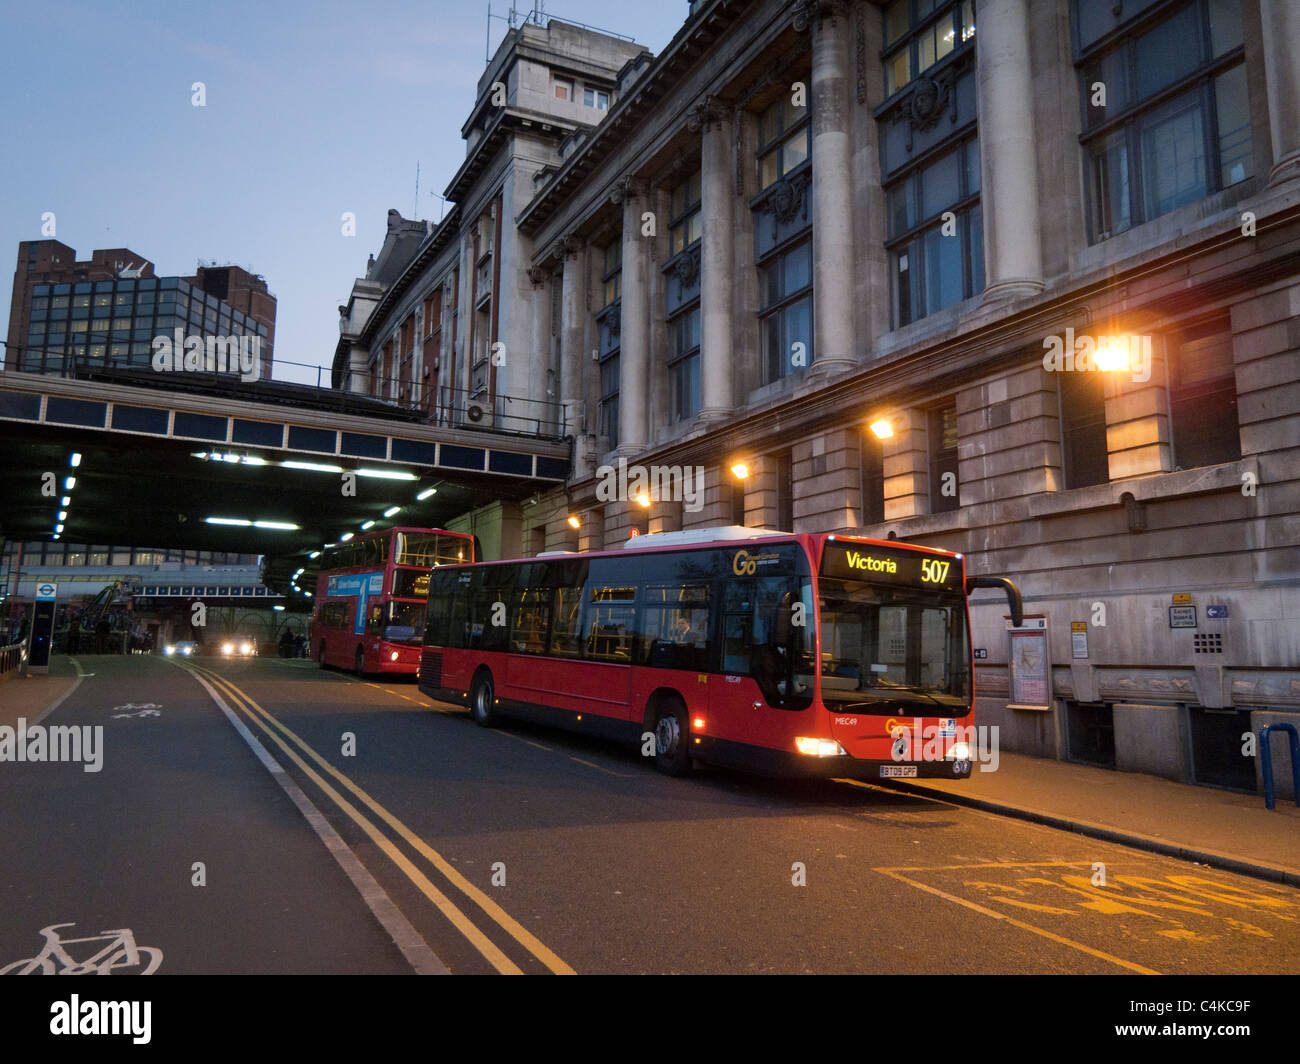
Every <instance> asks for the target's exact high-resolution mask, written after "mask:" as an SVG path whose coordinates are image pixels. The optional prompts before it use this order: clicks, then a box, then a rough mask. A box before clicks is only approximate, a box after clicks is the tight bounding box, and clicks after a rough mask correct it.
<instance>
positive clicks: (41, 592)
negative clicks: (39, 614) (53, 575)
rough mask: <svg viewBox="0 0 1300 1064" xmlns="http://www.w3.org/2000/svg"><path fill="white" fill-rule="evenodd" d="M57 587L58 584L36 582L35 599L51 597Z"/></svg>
mask: <svg viewBox="0 0 1300 1064" xmlns="http://www.w3.org/2000/svg"><path fill="white" fill-rule="evenodd" d="M58 589H59V585H58V584H37V585H36V597H37V599H52V598H54V594H55V592H56V591H58Z"/></svg>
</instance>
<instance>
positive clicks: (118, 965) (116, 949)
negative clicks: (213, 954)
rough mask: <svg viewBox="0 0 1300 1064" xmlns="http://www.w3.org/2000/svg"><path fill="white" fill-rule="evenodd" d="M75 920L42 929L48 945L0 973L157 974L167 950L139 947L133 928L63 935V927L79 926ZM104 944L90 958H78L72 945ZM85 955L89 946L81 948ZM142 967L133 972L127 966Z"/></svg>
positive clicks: (6, 967)
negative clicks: (82, 935)
mask: <svg viewBox="0 0 1300 1064" xmlns="http://www.w3.org/2000/svg"><path fill="white" fill-rule="evenodd" d="M75 926H76V924H75V923H68V924H50V926H49V927H43V928H41V934H42V935H43V936H44V937H45V946H44V948H43V949H42V950H41V952H40V953H38V954H36V956H34V957H24V958H23V959H22V960H18V961H14V962H13V963H12V964H6V965H5V966H4V967H3V968H0V975H112V974H114V973H115V972H119V973H123V974H135V975H153V973H154V972H156V971H157V970H158V968H159V966H160V965H161V964H162V960H163V952H162V950H160V949H157V948H155V947H152V946H137V945H136V942H135V932H134V931H132V930H131V929H130V928H129V927H123V928H118V929H117V930H114V931H101V932H100V933H99V934H98V935H90V936H87V937H86V938H61V937H60V935H59V928H61V927H75ZM92 942H99V943H104V945H103V946H101V947H100V948H99V949H98V950H96V951H94V952H93V953H92V954H91V955H90V956H89V957H85V959H83V960H78V959H77V958H75V957H74V956H73V955H72V954H71V953H70V952H68V950H67V948H66V947H68V946H86V945H87V944H88V943H92ZM77 952H78V953H81V954H84V953H85V952H86V950H85V949H80V950H77ZM131 968H136V969H141V970H139V971H136V972H129V971H127V969H131Z"/></svg>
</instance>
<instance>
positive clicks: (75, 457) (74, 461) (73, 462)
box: [68, 451, 81, 469]
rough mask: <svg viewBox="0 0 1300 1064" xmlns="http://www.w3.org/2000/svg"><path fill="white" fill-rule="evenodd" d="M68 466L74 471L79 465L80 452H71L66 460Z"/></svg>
mask: <svg viewBox="0 0 1300 1064" xmlns="http://www.w3.org/2000/svg"><path fill="white" fill-rule="evenodd" d="M68 465H70V466H72V468H73V469H76V468H77V466H79V465H81V452H80V451H73V452H72V455H71V456H70V457H69V458H68Z"/></svg>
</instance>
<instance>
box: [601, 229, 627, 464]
mask: <svg viewBox="0 0 1300 1064" xmlns="http://www.w3.org/2000/svg"><path fill="white" fill-rule="evenodd" d="M622 271H623V244H622V241H621V240H620V239H617V238H616V239H614V240H611V241H610V242H609V244H608V245H607V246H606V248H605V252H604V272H603V273H602V275H601V281H602V290H603V292H604V306H603V307H602V308H601V311H600V313H599V314H598V315H597V319H596V320H597V328H598V330H599V341H600V347H599V349H598V350H599V353H600V406H599V417H598V419H597V423H598V425H599V428H598V431H599V433H600V435H602V436H604V437H605V440H606V442H607V445H608V446H609V447H611V448H613V447H617V446H618V396H619V358H618V356H619V333H620V331H621V328H622V321H621V320H620V314H621V311H622V301H621V296H622V292H623V287H622V284H623V272H622Z"/></svg>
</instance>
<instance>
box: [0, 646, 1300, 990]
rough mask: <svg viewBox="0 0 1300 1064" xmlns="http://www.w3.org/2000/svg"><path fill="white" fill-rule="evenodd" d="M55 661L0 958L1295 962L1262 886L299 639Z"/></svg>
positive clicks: (567, 964)
mask: <svg viewBox="0 0 1300 1064" xmlns="http://www.w3.org/2000/svg"><path fill="white" fill-rule="evenodd" d="M83 667H85V668H86V670H87V671H92V670H93V671H94V673H95V675H94V676H90V677H88V678H87V679H86V680H85V681H84V682H83V683H82V684H81V686H80V687H79V688H78V690H77V691H76V692H75V693H74V695H73V696H72V697H71V698H70V699H68V700H67V701H66V702H65V703H64V704H63V705H62V706H61V707H60V708H59V709H58V710H57V711H56V712H55V713H54V714H53V715H52V716H51V717H50V718H48V719H47V720H46V721H44V722H43V723H44V724H46V725H50V724H78V725H80V724H90V725H92V726H93V725H95V724H101V725H103V726H104V729H105V732H104V759H103V768H102V770H101V771H100V772H98V773H87V772H84V771H83V770H82V767H81V766H80V765H75V764H60V765H52V764H12V763H2V764H0V779H3V787H0V816H3V818H4V823H5V824H6V825H7V826H8V829H7V830H6V831H5V832H3V833H0V894H2V897H0V967H3V966H5V965H8V964H10V963H12V962H14V961H17V960H19V959H22V958H29V957H32V956H35V955H37V954H38V953H39V951H40V948H41V945H42V937H41V934H40V931H41V929H42V928H44V927H47V926H49V925H53V924H59V923H69V922H71V923H75V930H74V929H64V930H63V931H62V932H61V933H62V934H63V935H64V936H65V937H71V936H73V935H74V934H75V935H78V936H80V935H87V936H93V935H97V934H98V933H99V932H101V931H103V930H108V929H118V928H130V929H131V930H132V932H133V934H134V939H135V942H136V943H137V944H138V945H139V946H140V947H150V948H153V949H158V950H161V951H162V959H161V961H160V963H159V966H158V970H159V971H160V972H344V971H347V972H409V971H412V970H425V971H436V970H440V969H441V968H442V967H443V966H445V968H446V969H447V970H450V971H452V972H456V973H461V972H466V973H468V972H482V973H488V972H493V971H500V972H516V971H522V972H536V973H544V972H548V971H551V972H568V971H577V972H581V973H605V972H625V973H635V972H669V973H671V972H736V973H759V972H793V973H799V972H822V973H841V972H876V973H885V972H888V973H902V972H908V973H956V974H975V973H1023V974H1033V973H1098V974H1117V973H1131V972H1135V971H1137V972H1160V973H1177V974H1184V973H1237V974H1245V973H1252V974H1263V973H1287V972H1289V973H1294V972H1297V971H1300V892H1297V891H1296V890H1294V889H1292V888H1289V887H1284V886H1279V885H1275V884H1271V883H1265V882H1261V881H1258V880H1254V879H1249V878H1245V877H1241V876H1235V875H1231V874H1228V873H1224V872H1219V871H1215V870H1212V869H1207V868H1204V867H1201V866H1198V865H1195V864H1190V863H1187V862H1181V861H1178V860H1175V859H1172V858H1166V857H1160V856H1156V855H1151V854H1147V853H1143V852H1140V851H1136V850H1131V849H1128V848H1126V847H1122V846H1117V845H1113V844H1109V843H1103V842H1098V841H1094V840H1090V839H1086V838H1083V837H1081V836H1077V835H1071V834H1067V833H1064V832H1059V831H1055V830H1052V829H1049V828H1045V827H1041V826H1038V825H1034V824H1029V823H1025V822H1022V821H1018V820H1012V819H1007V818H1002V817H997V816H994V815H992V814H987V813H983V812H979V811H975V810H970V809H964V808H959V807H956V806H952V805H948V804H945V803H942V802H939V801H935V800H931V799H927V798H921V797H915V796H910V795H905V794H903V793H901V792H897V791H893V790H889V789H885V788H881V787H877V786H874V785H861V784H857V785H855V784H850V783H847V782H834V781H819V782H807V781H801V782H789V781H773V780H767V779H762V778H757V777H749V776H745V775H743V774H739V773H732V772H725V771H722V770H712V769H710V770H705V771H703V772H697V773H695V774H694V775H692V776H690V777H688V778H685V779H670V778H667V777H664V776H662V775H660V774H659V773H657V772H656V771H655V770H654V768H653V767H652V766H651V765H650V764H649V763H648V762H646V761H645V760H643V759H642V758H641V757H640V756H639V753H638V752H637V751H636V750H634V749H631V748H623V747H619V746H616V745H611V744H608V743H606V742H603V741H598V740H595V739H586V738H584V737H582V736H578V735H572V734H569V733H564V732H558V731H551V730H546V729H542V728H538V727H533V726H529V725H523V724H510V725H508V726H506V727H504V728H502V729H497V730H487V729H482V728H479V727H477V726H475V725H474V724H473V723H472V722H471V721H470V720H469V719H468V717H467V716H466V715H465V713H464V712H463V711H461V710H459V709H454V708H453V707H450V706H445V705H444V706H439V705H435V704H432V703H430V702H429V701H428V700H427V699H426V698H425V697H424V696H423V695H421V694H420V692H419V691H418V689H417V688H416V687H415V685H414V683H412V682H410V681H405V680H396V681H394V680H381V679H374V678H372V679H371V680H370V681H368V682H364V681H359V680H357V679H355V678H353V677H350V676H346V675H344V674H341V673H336V672H329V671H326V672H322V671H320V670H319V669H317V667H316V666H315V665H314V664H311V663H308V662H306V661H280V660H270V659H262V660H253V661H217V660H214V659H206V658H205V659H200V660H198V661H197V662H194V663H187V664H185V665H178V664H175V663H172V662H169V661H166V660H162V659H158V658H148V657H138V656H137V657H131V658H120V657H105V658H93V657H90V658H85V659H83ZM201 681H202V682H201ZM204 683H206V684H207V686H206V687H205V686H204ZM218 700H220V702H221V703H224V705H225V707H226V709H227V710H228V711H229V714H230V715H229V716H228V715H227V712H226V711H225V710H223V709H222V707H221V705H219V704H218ZM128 703H129V704H130V705H132V706H133V707H145V706H150V705H152V706H153V707H154V708H156V709H157V715H152V714H145V713H144V712H143V710H142V709H139V708H133V709H125V710H123V709H117V710H115V709H114V707H121V706H125V705H127V704H128ZM115 712H116V713H130V714H132V715H131V716H115V715H114V714H115ZM232 718H233V719H237V720H239V721H240V722H241V725H242V728H243V729H244V730H246V732H247V734H248V736H250V737H251V738H252V739H253V740H255V741H256V742H257V743H258V744H260V746H261V747H262V748H264V750H265V751H266V752H267V753H268V754H269V756H270V757H271V758H273V759H274V762H275V763H277V764H278V765H279V766H281V767H282V768H283V769H284V774H285V777H287V779H286V783H287V785H288V787H289V789H290V790H291V791H292V790H295V789H297V788H301V794H300V795H299V797H298V799H297V801H296V802H295V799H294V797H292V796H291V794H289V793H286V790H285V789H284V787H282V786H281V783H280V782H278V777H277V775H276V774H274V773H272V772H271V771H269V770H268V767H267V765H266V764H265V763H264V762H263V761H262V760H260V759H259V756H258V755H257V754H256V753H255V751H254V749H253V748H252V747H251V746H250V745H249V742H248V741H246V739H245V737H244V736H243V735H241V734H240V731H239V730H237V729H236V727H235V726H234V725H233V724H232V722H231V719H232ZM313 809H314V810H318V811H319V814H320V816H319V817H317V816H316V815H315V814H314V813H313ZM304 813H306V814H308V815H304ZM195 862H202V863H203V866H204V874H205V877H206V885H203V886H197V885H194V876H195V873H194V863H195ZM1103 877H1104V881H1103ZM1103 882H1104V885H1103ZM78 948H81V949H94V948H95V945H94V944H91V945H89V946H83V947H78ZM70 952H72V950H70ZM142 956H143V955H142ZM151 956H152V955H150V957H151ZM78 959H80V957H78ZM141 963H142V964H143V963H145V960H144V959H142V961H141Z"/></svg>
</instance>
